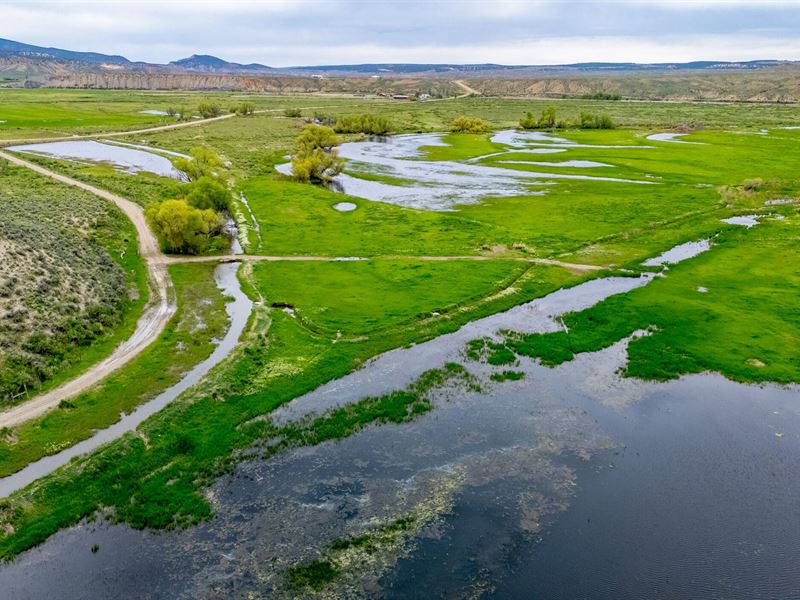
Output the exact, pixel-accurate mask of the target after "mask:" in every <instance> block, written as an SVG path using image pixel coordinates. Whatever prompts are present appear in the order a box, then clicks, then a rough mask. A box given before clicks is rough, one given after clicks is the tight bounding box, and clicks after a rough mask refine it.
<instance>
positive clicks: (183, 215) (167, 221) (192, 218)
mask: <svg viewBox="0 0 800 600" xmlns="http://www.w3.org/2000/svg"><path fill="white" fill-rule="evenodd" d="M146 214H147V219H148V221H149V222H150V225H151V227H152V228H153V231H154V232H155V233H156V235H158V237H159V238H160V239H161V241H162V243H163V245H164V250H165V251H167V252H175V253H178V254H197V253H199V252H202V251H203V250H205V249H206V248H207V247H208V241H209V238H211V236H213V235H216V234H218V233H219V232H220V231H221V230H222V224H223V219H222V216H221V215H219V214H218V213H217V212H216V211H214V210H212V209H210V208H209V209H205V210H200V209H199V208H195V207H193V206H190V205H189V203H188V202H186V200H166V201H165V202H161V203H159V204H155V205H153V206H151V207H150V208H148V209H147V213H146Z"/></svg>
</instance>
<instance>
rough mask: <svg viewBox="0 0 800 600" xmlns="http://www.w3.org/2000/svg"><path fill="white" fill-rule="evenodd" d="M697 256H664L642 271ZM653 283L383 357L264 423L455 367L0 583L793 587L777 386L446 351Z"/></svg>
mask: <svg viewBox="0 0 800 600" xmlns="http://www.w3.org/2000/svg"><path fill="white" fill-rule="evenodd" d="M708 248H709V243H708V242H707V241H700V242H695V243H693V244H691V245H683V246H678V247H676V248H673V249H672V250H671V251H670V252H666V253H664V254H663V255H662V256H660V257H658V260H657V262H656V263H654V264H659V265H665V264H668V263H669V264H671V263H675V262H679V261H681V260H685V259H687V258H690V257H692V256H695V255H697V254H698V253H699V252H703V251H705V250H707V249H708ZM224 268H229V269H230V274H229V275H230V277H233V279H234V280H235V276H234V275H233V274H234V272H235V271H234V269H235V267H234V266H233V265H222V266H220V267H219V269H224ZM652 279H653V276H652V275H649V274H646V275H644V276H641V277H611V278H605V279H597V280H593V281H589V282H586V283H584V284H581V285H579V286H577V287H574V288H571V289H565V290H561V291H558V292H555V293H553V294H550V295H548V296H545V297H543V298H540V299H538V300H535V301H533V302H530V303H528V304H524V305H521V306H518V307H516V308H513V309H511V310H509V311H506V312H505V313H501V314H497V315H494V316H491V317H487V318H485V319H481V320H478V321H474V322H472V323H470V324H468V325H466V326H464V327H463V328H462V329H460V330H459V331H457V332H454V333H452V334H448V335H444V336H440V337H438V338H435V339H433V340H430V341H429V342H425V343H422V344H418V345H413V346H410V347H407V348H400V349H397V350H394V351H391V352H388V353H386V354H383V355H381V356H379V357H377V358H376V359H374V360H372V361H370V362H369V363H368V364H367V365H365V367H364V368H362V369H360V370H358V371H355V372H354V373H351V374H350V375H348V376H346V377H344V378H342V379H339V380H337V381H333V382H330V383H329V384H326V385H323V386H321V387H320V388H318V389H317V390H315V391H313V392H311V393H309V394H307V395H306V396H303V397H300V398H298V399H296V400H294V401H292V402H290V403H289V404H288V405H286V406H285V407H284V408H282V409H280V410H278V411H277V412H276V413H273V415H272V416H273V418H274V420H275V421H277V422H278V423H287V422H289V421H293V420H298V419H304V418H307V417H308V416H309V415H311V414H315V413H321V412H323V411H326V410H329V409H330V408H332V407H336V406H340V405H343V404H346V403H349V402H354V401H358V400H360V399H361V398H363V397H365V396H375V395H379V394H385V393H387V392H392V391H395V390H400V389H404V388H405V387H406V386H407V385H408V384H409V383H411V382H413V381H414V380H416V379H417V377H419V376H420V375H421V374H422V372H423V371H425V370H427V369H431V368H437V367H441V366H443V365H444V364H446V363H448V362H454V361H455V362H458V363H460V364H463V365H464V366H465V367H466V370H467V375H466V377H462V378H460V379H457V380H454V381H451V382H450V383H447V384H444V385H441V386H440V387H439V388H437V389H435V391H434V392H433V394H432V404H433V410H432V411H431V412H429V413H427V414H424V415H421V416H419V417H418V418H417V419H415V420H414V421H412V422H411V423H407V424H402V425H383V426H373V427H370V428H367V429H366V430H364V431H361V432H360V433H357V434H355V435H352V436H351V437H349V438H346V439H344V440H341V441H339V442H327V443H324V444H322V445H320V446H317V447H307V448H299V449H295V450H292V451H288V452H286V453H284V454H280V455H278V456H276V457H273V458H272V459H270V460H262V459H260V458H259V456H260V453H259V451H258V449H253V451H252V452H250V453H249V459H248V460H245V461H244V462H241V463H239V464H238V466H237V467H236V468H235V470H234V472H233V473H232V474H231V475H230V476H226V477H224V478H222V479H221V480H219V481H218V482H217V483H216V484H215V485H214V486H213V487H212V488H211V489H210V490H209V492H208V494H207V497H208V499H209V501H210V502H211V504H212V506H213V507H214V512H215V515H216V516H215V518H214V519H213V520H212V521H210V522H208V523H204V524H201V525H199V526H197V527H193V528H190V529H187V530H183V531H178V532H167V533H149V532H140V531H134V530H131V529H129V528H128V527H126V526H122V525H113V524H110V523H108V522H106V521H104V520H103V519H102V518H100V520H98V521H96V522H91V523H83V524H80V525H78V526H75V527H72V528H70V529H68V530H64V531H62V532H60V533H58V534H56V535H54V536H53V537H52V538H50V539H49V540H48V541H47V542H45V543H44V544H43V545H42V546H40V547H37V548H34V549H32V550H30V551H28V552H25V553H23V554H22V555H21V556H20V557H19V558H18V559H17V560H16V561H15V562H13V563H11V564H7V565H4V566H2V567H0V587H2V589H4V590H6V591H7V592H8V593H9V594H11V596H10V597H14V598H19V599H20V600H23V599H27V598H30V599H34V598H42V597H52V596H54V595H55V596H57V597H59V598H63V599H70V598H76V599H78V598H84V597H85V594H86V590H87V589H91V590H92V591H93V597H96V598H118V597H139V598H170V599H172V598H187V599H188V598H192V599H194V598H202V599H205V598H208V599H211V598H219V597H226V598H262V597H263V598H267V597H269V598H284V597H285V598H291V597H298V595H300V596H303V597H325V598H348V597H363V596H364V594H365V593H367V595H368V596H369V597H377V598H380V597H385V598H530V597H536V598H546V599H562V598H563V599H565V600H566V599H572V598H591V599H595V598H596V599H598V600H600V599H606V598H615V599H631V600H633V599H638V598H643V597H647V598H664V599H671V598H696V597H719V598H742V599H752V598H790V597H794V596H793V595H792V594H793V593H794V591H796V590H797V589H798V587H799V586H800V573H798V572H797V570H796V569H795V568H794V567H793V565H796V564H798V561H800V520H798V519H797V518H796V517H797V516H800V515H797V510H798V509H797V505H796V497H797V495H798V494H800V482H798V480H797V478H796V477H795V476H794V470H795V469H794V465H796V464H797V460H800V405H798V404H797V398H798V392H799V390H798V389H797V388H796V387H794V386H789V387H780V386H773V385H761V386H754V385H742V384H738V383H734V382H731V381H728V380H726V379H724V378H723V377H721V376H718V375H712V374H701V375H692V376H688V377H684V378H682V379H680V380H677V381H671V382H667V383H646V382H642V381H638V380H633V379H623V378H621V377H620V376H619V369H620V367H622V366H623V365H624V363H625V359H626V347H627V343H628V340H622V341H620V342H617V343H616V344H614V345H612V346H611V347H609V348H607V349H605V350H602V351H600V352H595V353H587V354H582V355H579V356H578V357H577V358H576V359H575V360H573V361H571V362H567V363H564V364H562V365H561V366H559V367H556V368H547V367H544V366H542V365H540V364H538V362H536V361H532V360H529V359H524V358H523V359H519V360H518V361H517V362H516V364H514V365H512V366H509V367H492V366H490V365H488V364H486V363H485V362H483V361H481V360H480V359H475V357H473V358H472V359H471V358H469V357H468V355H467V354H466V353H465V346H466V343H467V342H469V341H470V340H473V339H476V338H479V337H484V336H489V337H492V336H493V335H495V334H496V332H498V331H502V330H513V331H518V332H533V331H538V332H544V331H556V330H558V329H560V328H561V327H562V325H561V322H560V318H559V315H561V314H563V313H565V312H569V311H575V310H581V309H583V308H586V307H589V306H592V305H593V304H595V303H596V302H598V301H600V300H602V299H603V298H607V297H609V296H610V295H614V294H620V293H624V292H627V291H630V290H632V289H635V288H637V287H641V286H644V285H647V284H648V283H649V282H650V281H652ZM226 289H227V288H226ZM234 293H235V292H234ZM237 298H238V297H237ZM237 301H238V300H237ZM230 306H231V305H229V312H230V311H231V308H230ZM233 313H237V311H233ZM233 313H232V314H231V316H232V318H233V319H234V320H235V321H236V322H237V323H239V320H240V319H239V317H242V316H244V318H245V319H246V314H245V313H246V311H241V313H242V314H241V315H239V317H237V316H236V314H233ZM237 319H239V320H237ZM241 325H243V323H239V324H238V325H235V326H234V327H232V330H234V329H237V327H238V328H239V330H240V326H241ZM231 335H232V334H230V333H229V334H228V336H226V340H227V339H228V337H230V336H231ZM237 335H238V334H237ZM635 335H641V334H635ZM223 346H224V343H223V345H221V346H220V352H221V351H222V347H223ZM225 347H227V346H225ZM215 354H216V352H215ZM162 404H163V403H162ZM142 408H143V409H145V410H150V408H152V407H150V406H149V405H145V406H144V407H142ZM135 415H136V413H134V415H132V416H131V417H126V423H127V420H129V419H130V418H135ZM34 467H35V465H34ZM23 473H24V471H23ZM398 524H401V525H398ZM313 561H322V563H324V564H327V565H330V568H331V569H332V570H333V571H334V572H335V573H336V576H335V577H333V578H332V580H331V581H330V582H329V583H328V584H327V585H323V586H321V587H320V588H319V589H318V590H316V591H315V590H314V589H312V588H302V589H298V588H297V586H296V585H295V584H293V583H292V581H293V579H292V577H293V573H296V571H297V569H298V566H300V567H302V565H307V564H315V563H314V562H313ZM365 590H366V592H365ZM698 592H699V595H698Z"/></svg>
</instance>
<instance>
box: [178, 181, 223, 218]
mask: <svg viewBox="0 0 800 600" xmlns="http://www.w3.org/2000/svg"><path fill="white" fill-rule="evenodd" d="M187 188H188V190H189V191H188V193H187V194H186V201H187V202H188V203H189V204H191V205H192V206H193V207H195V208H199V209H201V210H205V209H207V208H211V209H213V210H216V211H217V212H223V211H227V212H230V198H231V195H230V192H229V191H228V188H227V187H225V185H223V184H222V183H220V182H219V181H217V180H216V179H214V178H213V177H209V176H207V175H204V176H203V177H200V178H199V179H198V180H197V181H193V182H192V183H190V184H189V185H188V186H187Z"/></svg>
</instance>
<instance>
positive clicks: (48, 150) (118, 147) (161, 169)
mask: <svg viewBox="0 0 800 600" xmlns="http://www.w3.org/2000/svg"><path fill="white" fill-rule="evenodd" d="M8 149H9V150H13V151H14V152H22V153H25V154H39V155H41V156H47V157H50V158H60V159H65V160H70V161H74V162H88V163H107V164H110V165H111V166H113V167H114V168H115V169H116V170H118V171H122V172H123V173H134V174H135V173H140V172H142V171H146V172H148V173H155V174H156V175H161V176H162V177H170V178H172V179H178V180H180V181H186V175H185V174H184V173H182V172H180V171H179V170H178V169H176V168H175V167H174V166H172V162H171V161H170V160H169V159H168V158H167V157H165V156H161V155H160V154H156V153H154V152H153V151H150V149H148V148H147V147H146V146H139V145H135V144H124V143H121V142H115V143H105V142H96V141H93V140H76V141H66V142H46V143H42V144H25V145H22V146H10V147H9V148H8ZM154 150H156V151H157V152H161V153H163V154H168V155H172V156H183V155H181V154H178V153H177V152H169V151H163V150H161V151H159V150H157V149H154Z"/></svg>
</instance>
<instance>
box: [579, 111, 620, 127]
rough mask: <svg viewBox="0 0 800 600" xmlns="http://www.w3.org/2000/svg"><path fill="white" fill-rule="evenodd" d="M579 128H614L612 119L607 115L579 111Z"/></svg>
mask: <svg viewBox="0 0 800 600" xmlns="http://www.w3.org/2000/svg"><path fill="white" fill-rule="evenodd" d="M580 125H581V129H614V127H615V125H614V121H612V120H611V117H609V116H608V115H597V114H594V113H588V112H582V113H581V123H580Z"/></svg>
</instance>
